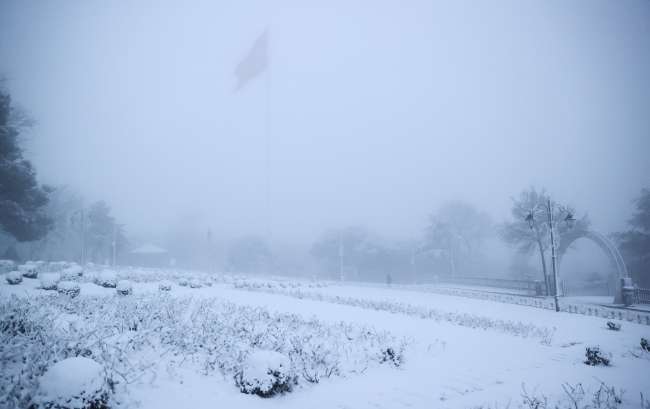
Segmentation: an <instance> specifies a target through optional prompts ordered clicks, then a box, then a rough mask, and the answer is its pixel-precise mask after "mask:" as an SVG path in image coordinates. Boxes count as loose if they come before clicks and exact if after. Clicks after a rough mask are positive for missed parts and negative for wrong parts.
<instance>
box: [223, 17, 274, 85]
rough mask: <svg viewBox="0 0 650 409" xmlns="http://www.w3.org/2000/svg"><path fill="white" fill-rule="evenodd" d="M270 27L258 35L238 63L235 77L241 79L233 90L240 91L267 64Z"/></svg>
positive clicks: (262, 70)
mask: <svg viewBox="0 0 650 409" xmlns="http://www.w3.org/2000/svg"><path fill="white" fill-rule="evenodd" d="M268 31H269V30H268V28H267V29H266V30H264V31H263V32H262V34H260V36H259V37H257V40H255V43H253V46H252V47H251V50H250V51H249V52H248V55H247V56H246V57H244V59H243V60H241V62H240V63H239V65H237V68H236V69H235V72H234V74H235V77H237V79H238V80H239V83H237V86H236V87H235V89H233V90H232V91H233V92H235V91H239V90H240V89H242V87H243V86H244V83H245V82H246V81H248V80H252V79H253V78H255V77H257V76H259V75H260V74H261V73H262V72H264V70H265V69H266V66H267V55H266V54H267V33H268Z"/></svg>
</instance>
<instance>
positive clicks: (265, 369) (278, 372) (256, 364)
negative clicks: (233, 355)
mask: <svg viewBox="0 0 650 409" xmlns="http://www.w3.org/2000/svg"><path fill="white" fill-rule="evenodd" d="M236 380H237V386H239V390H240V391H241V392H242V393H248V394H255V395H257V396H261V397H263V398H270V397H271V396H274V395H278V394H282V393H285V392H291V386H292V385H293V384H294V383H295V377H294V376H292V374H291V360H290V359H289V357H288V356H286V355H283V354H281V353H279V352H274V351H257V352H254V353H252V354H250V355H249V356H248V358H247V359H246V361H245V362H244V365H243V368H242V371H241V372H240V373H239V374H238V376H237V377H236Z"/></svg>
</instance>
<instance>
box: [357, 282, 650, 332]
mask: <svg viewBox="0 0 650 409" xmlns="http://www.w3.org/2000/svg"><path fill="white" fill-rule="evenodd" d="M345 285H348V286H357V287H374V288H387V287H388V286H386V284H377V283H345ZM390 287H391V288H395V289H398V290H406V291H418V292H424V293H434V294H444V295H452V296H460V297H468V298H477V299H480V300H491V301H497V302H503V303H510V304H518V305H522V306H527V307H536V308H543V309H547V310H551V311H554V310H555V301H554V300H553V298H550V297H548V298H538V297H528V296H520V295H516V294H496V293H486V292H482V291H474V290H467V289H463V288H445V287H435V286H428V285H427V286H421V285H397V284H394V285H392V286H390ZM639 290H642V291H645V292H646V293H645V296H648V294H647V292H650V289H639ZM560 311H564V312H568V313H572V314H580V315H587V316H595V317H602V318H606V319H610V320H614V319H618V320H627V321H629V322H636V323H639V324H644V325H649V326H650V314H648V313H646V312H641V311H630V310H622V309H619V308H608V307H605V306H594V305H584V304H572V303H567V302H565V301H560Z"/></svg>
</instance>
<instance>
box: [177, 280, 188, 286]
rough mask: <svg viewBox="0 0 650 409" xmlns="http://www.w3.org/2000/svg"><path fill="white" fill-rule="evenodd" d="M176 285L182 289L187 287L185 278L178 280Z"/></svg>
mask: <svg viewBox="0 0 650 409" xmlns="http://www.w3.org/2000/svg"><path fill="white" fill-rule="evenodd" d="M178 285H182V286H183V287H185V286H187V278H179V279H178Z"/></svg>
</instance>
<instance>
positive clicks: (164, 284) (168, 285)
mask: <svg viewBox="0 0 650 409" xmlns="http://www.w3.org/2000/svg"><path fill="white" fill-rule="evenodd" d="M158 289H160V290H162V291H169V290H171V289H172V282H171V281H169V280H162V281H161V282H160V283H158Z"/></svg>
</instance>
